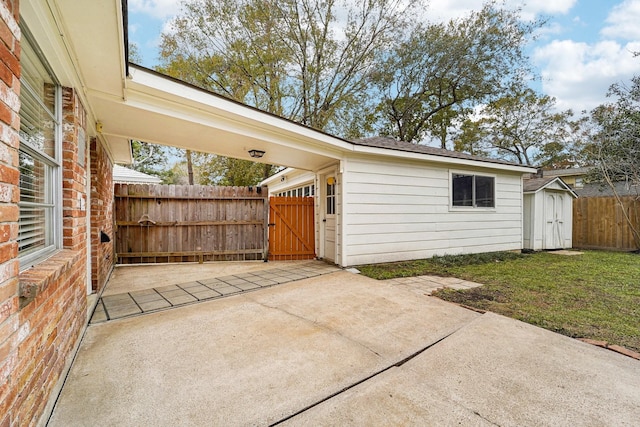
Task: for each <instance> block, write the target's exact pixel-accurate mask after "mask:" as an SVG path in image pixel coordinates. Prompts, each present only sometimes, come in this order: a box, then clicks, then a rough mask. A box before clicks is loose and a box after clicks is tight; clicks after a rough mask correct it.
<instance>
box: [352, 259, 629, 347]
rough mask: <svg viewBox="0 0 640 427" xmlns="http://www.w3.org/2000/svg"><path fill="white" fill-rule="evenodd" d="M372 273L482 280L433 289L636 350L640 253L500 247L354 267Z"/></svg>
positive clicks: (557, 329)
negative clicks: (527, 250)
mask: <svg viewBox="0 0 640 427" xmlns="http://www.w3.org/2000/svg"><path fill="white" fill-rule="evenodd" d="M358 268H359V270H360V271H361V272H362V274H364V275H366V276H369V277H373V278H376V279H388V278H393V277H408V276H417V275H424V274H432V275H439V276H453V277H458V278H461V279H465V280H471V281H473V282H478V283H484V284H485V286H481V287H479V288H474V289H468V290H463V291H456V290H452V289H445V290H441V291H438V292H437V293H434V295H435V296H437V297H439V298H442V299H444V300H447V301H451V302H456V303H459V304H464V305H467V306H470V307H474V308H478V309H481V310H487V311H492V312H494V313H499V314H502V315H505V316H509V317H513V318H515V319H519V320H522V321H524V322H527V323H531V324H533V325H537V326H540V327H543V328H546V329H549V330H552V331H555V332H559V333H561V334H564V335H568V336H570V337H575V338H590V339H596V340H604V341H607V342H608V343H609V344H617V345H622V346H624V347H627V348H629V349H632V350H634V351H640V255H638V254H632V253H622V252H601V251H585V252H584V253H583V254H582V255H577V256H563V255H558V254H553V253H547V252H538V253H533V254H519V253H511V252H500V253H492V254H481V255H466V256H446V257H435V258H432V259H427V260H419V261H411V262H400V263H391V264H378V265H368V266H360V267H358Z"/></svg>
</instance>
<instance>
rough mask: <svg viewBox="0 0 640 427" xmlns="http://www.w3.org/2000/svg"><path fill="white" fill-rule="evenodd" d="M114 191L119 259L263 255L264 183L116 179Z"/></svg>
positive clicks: (225, 258) (214, 258) (232, 258)
mask: <svg viewBox="0 0 640 427" xmlns="http://www.w3.org/2000/svg"><path fill="white" fill-rule="evenodd" d="M262 190H264V191H262ZM114 196H115V205H114V218H115V221H116V224H115V225H116V241H115V250H116V255H117V259H118V263H120V264H132V263H166V262H188V261H191V262H194V261H198V262H203V261H241V260H260V259H264V258H265V256H266V249H267V246H266V237H267V236H266V222H267V215H268V205H267V190H266V188H264V189H263V188H255V187H208V186H202V185H193V186H190V185H146V184H116V185H115V191H114Z"/></svg>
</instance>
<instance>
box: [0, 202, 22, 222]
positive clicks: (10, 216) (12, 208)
mask: <svg viewBox="0 0 640 427" xmlns="http://www.w3.org/2000/svg"><path fill="white" fill-rule="evenodd" d="M19 216H20V210H19V209H18V206H17V205H3V204H0V222H5V221H6V222H10V221H15V222H17V221H18V218H19Z"/></svg>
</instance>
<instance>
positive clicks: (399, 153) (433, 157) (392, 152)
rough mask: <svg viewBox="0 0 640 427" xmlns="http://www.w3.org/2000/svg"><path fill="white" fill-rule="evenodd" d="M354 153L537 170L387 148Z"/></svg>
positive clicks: (360, 148)
mask: <svg viewBox="0 0 640 427" xmlns="http://www.w3.org/2000/svg"><path fill="white" fill-rule="evenodd" d="M353 151H354V152H356V153H363V154H374V155H379V156H384V157H395V158H398V159H406V160H427V161H429V162H432V163H441V164H446V165H455V166H457V167H463V166H465V167H476V168H485V169H493V170H500V171H508V172H519V173H523V174H524V173H534V172H536V170H537V169H535V168H532V167H530V166H520V165H505V164H501V163H493V162H485V161H482V160H470V159H458V158H455V157H446V156H436V155H433V154H424V153H414V152H409V151H400V150H390V149H385V148H378V147H367V146H363V145H355V144H354V146H353Z"/></svg>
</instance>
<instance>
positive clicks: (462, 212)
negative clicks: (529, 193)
mask: <svg viewBox="0 0 640 427" xmlns="http://www.w3.org/2000/svg"><path fill="white" fill-rule="evenodd" d="M349 148H350V149H347V150H344V151H343V152H342V153H341V156H340V157H341V159H340V160H339V161H337V162H335V163H334V164H329V165H327V166H326V167H324V168H319V169H317V170H306V171H305V170H301V169H292V168H289V169H285V170H283V171H281V172H280V173H278V174H276V175H274V176H272V177H270V178H268V179H266V180H265V181H264V182H263V183H262V184H263V185H267V186H268V187H269V194H270V195H271V196H284V197H305V196H310V197H314V198H315V221H314V222H315V225H316V226H315V235H316V254H317V256H318V257H319V258H323V259H326V260H328V261H331V262H334V263H336V264H338V265H341V266H352V265H361V264H369V263H379V262H392V261H402V260H411V259H420V258H429V257H432V256H434V255H456V254H468V253H479V252H493V251H504V250H520V249H522V248H523V243H524V242H523V237H522V229H523V179H524V176H525V175H528V174H529V173H531V172H534V169H532V168H530V167H526V166H522V165H515V164H511V163H507V162H503V161H499V160H495V159H486V158H481V157H477V156H472V155H469V154H465V153H459V152H454V151H448V150H443V149H439V148H434V147H429V146H425V145H417V144H410V143H406V142H402V141H396V140H394V139H392V138H388V137H375V138H367V139H361V140H356V141H351V142H349Z"/></svg>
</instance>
